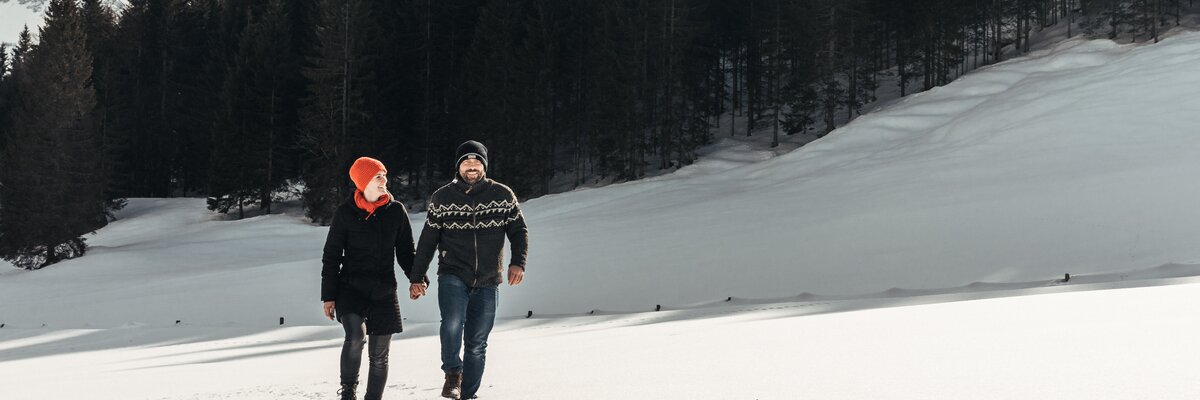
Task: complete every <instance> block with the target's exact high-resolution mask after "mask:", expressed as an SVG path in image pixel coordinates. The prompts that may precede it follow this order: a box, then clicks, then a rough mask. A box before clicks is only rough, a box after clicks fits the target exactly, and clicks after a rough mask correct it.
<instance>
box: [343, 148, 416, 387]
mask: <svg viewBox="0 0 1200 400" xmlns="http://www.w3.org/2000/svg"><path fill="white" fill-rule="evenodd" d="M350 180H351V181H353V182H354V186H355V189H356V190H355V191H354V195H352V196H351V197H350V198H349V199H347V200H346V202H345V203H343V204H342V205H341V206H339V207H338V208H337V210H336V211H334V214H333V223H332V224H330V225H329V235H328V236H327V237H326V238H325V249H324V255H323V256H322V257H321V263H322V267H321V300H322V301H324V303H325V304H324V313H325V316H326V317H328V318H329V319H331V320H332V319H337V320H338V321H339V322H341V323H342V328H343V329H344V330H345V332H346V340H345V342H343V343H342V356H341V382H342V388H341V389H340V390H339V391H338V393H339V394H340V395H341V399H342V400H354V399H355V389H356V388H357V387H358V370H359V365H360V364H361V362H362V352H363V345H364V344H366V340H365V338H364V331H365V335H366V336H369V337H370V339H371V340H370V344H369V345H368V349H367V354H368V356H369V365H370V368H369V370H368V374H367V378H368V380H367V392H366V395H365V396H364V398H365V399H366V400H378V399H380V398H382V397H383V388H384V385H385V384H386V383H387V375H388V350H389V348H390V347H391V340H392V334H394V333H399V332H400V331H402V330H403V329H402V327H401V322H400V302H399V299H398V298H397V296H396V273H395V264H393V261H392V257H393V255H392V254H393V252H394V253H395V262H397V263H399V264H400V268H402V269H403V270H404V272H405V275H407V274H408V272H409V270H410V269H411V268H412V261H413V239H412V227H411V226H410V225H409V223H408V211H407V210H405V209H404V204H401V203H400V202H397V201H395V200H394V199H392V196H391V194H389V193H388V191H387V168H385V167H384V166H383V163H382V162H379V160H376V159H373V158H370V157H362V158H359V159H358V160H355V161H354V165H353V166H351V167H350ZM335 311H336V314H335ZM364 328H365V329H364Z"/></svg>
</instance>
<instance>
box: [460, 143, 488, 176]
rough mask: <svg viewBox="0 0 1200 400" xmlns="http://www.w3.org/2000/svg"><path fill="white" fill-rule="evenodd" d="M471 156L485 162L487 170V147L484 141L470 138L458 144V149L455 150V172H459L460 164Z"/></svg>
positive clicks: (484, 165) (484, 167) (484, 168)
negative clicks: (484, 145) (480, 141)
mask: <svg viewBox="0 0 1200 400" xmlns="http://www.w3.org/2000/svg"><path fill="white" fill-rule="evenodd" d="M471 156H474V158H477V159H479V162H481V163H483V170H484V171H487V164H488V161H487V147H483V143H479V142H476V141H474V140H468V141H465V142H463V144H460V145H458V151H455V152H454V173H455V174H457V173H458V166H459V165H461V164H462V162H463V160H466V159H468V158H471Z"/></svg>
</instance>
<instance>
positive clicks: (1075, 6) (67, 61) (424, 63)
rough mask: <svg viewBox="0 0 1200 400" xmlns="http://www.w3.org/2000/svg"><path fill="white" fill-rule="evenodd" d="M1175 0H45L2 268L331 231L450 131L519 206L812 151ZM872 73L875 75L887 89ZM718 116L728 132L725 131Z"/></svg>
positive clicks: (20, 79) (1151, 35)
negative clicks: (748, 154) (362, 169)
mask: <svg viewBox="0 0 1200 400" xmlns="http://www.w3.org/2000/svg"><path fill="white" fill-rule="evenodd" d="M1191 6H1192V4H1191V0H906V1H895V0H747V1H720V0H439V1H433V0H265V1H264V0H259V1H254V0H188V1H184V0H130V1H128V2H127V4H124V5H123V6H122V8H121V9H120V10H113V9H111V8H110V7H109V6H108V5H107V3H106V2H104V1H101V0H80V1H73V0H51V1H49V4H48V5H47V6H46V12H45V21H44V24H43V26H42V27H41V28H40V29H39V33H38V35H36V36H37V38H36V41H35V39H34V36H35V35H34V34H33V33H32V32H30V31H29V29H28V28H27V29H26V30H25V31H24V32H21V36H20V40H19V41H18V42H17V43H16V45H15V46H14V47H13V48H11V49H8V48H6V47H5V46H0V50H3V51H0V146H2V147H0V148H2V150H3V151H2V152H0V167H2V170H0V256H2V257H4V258H5V259H7V260H10V261H13V262H14V263H15V264H16V265H17V266H18V267H22V268H31V269H32V268H40V267H42V266H44V265H48V264H52V263H54V262H57V261H60V260H63V259H68V258H72V257H76V256H79V255H81V254H83V252H84V251H85V250H86V245H85V243H84V241H83V239H82V235H83V234H85V233H87V232H91V231H94V230H95V229H98V228H99V227H102V226H104V225H105V224H106V223H107V222H108V221H109V220H110V219H111V215H112V212H113V211H114V210H116V209H118V208H120V207H121V206H123V204H124V200H123V199H125V198H129V197H173V196H196V197H199V196H203V197H207V198H208V204H209V208H210V209H212V210H216V211H218V212H222V213H236V214H237V215H238V216H239V218H240V217H243V216H245V215H246V213H247V212H257V213H263V212H265V213H270V212H272V207H273V205H274V204H275V203H277V202H278V201H279V200H280V199H281V198H284V197H287V196H289V195H296V194H298V195H299V196H300V198H301V199H302V200H303V204H304V207H305V209H306V212H307V215H308V216H309V217H310V218H311V219H312V220H313V221H314V222H315V223H318V224H327V223H329V219H330V218H331V215H332V211H333V209H334V208H335V207H336V205H337V204H339V203H340V202H341V201H343V200H344V199H346V198H347V197H348V196H349V194H350V192H351V190H352V188H351V186H350V183H349V180H348V179H347V176H346V170H347V169H348V167H349V165H350V163H351V162H352V161H353V160H354V159H355V158H357V157H360V156H371V157H375V158H378V159H380V160H382V161H383V162H384V163H385V164H386V165H387V166H388V167H389V173H390V175H391V176H392V190H393V193H394V194H396V195H397V196H398V197H399V198H401V199H408V200H417V199H421V198H424V197H425V196H427V195H428V194H429V193H431V192H432V191H433V190H434V189H436V188H437V187H438V186H440V185H442V184H444V182H445V181H447V180H448V179H450V177H451V175H452V173H453V165H452V164H451V160H450V158H451V157H450V155H451V154H452V152H453V150H454V146H455V145H457V144H458V143H460V142H461V141H463V140H466V139H476V140H480V141H482V142H483V143H485V144H487V145H488V146H489V147H490V148H491V150H492V154H494V156H493V159H492V160H490V161H491V162H490V163H489V168H490V169H491V170H490V171H489V175H490V176H493V177H497V178H499V179H501V180H503V181H505V182H506V183H509V184H511V186H513V187H514V189H515V190H516V191H517V193H519V194H520V195H521V196H522V197H525V198H528V197H536V196H540V195H543V194H547V193H550V192H552V191H555V190H563V189H564V188H570V187H574V186H578V185H583V184H587V183H591V182H596V181H625V180H632V179H638V178H640V177H643V176H645V175H646V174H647V173H649V172H652V171H655V170H660V169H667V168H678V167H680V166H683V165H687V164H690V163H692V162H693V161H695V159H696V151H697V150H698V149H699V148H700V147H701V146H704V145H705V144H707V143H709V142H710V141H711V140H712V139H713V138H714V136H715V135H751V134H768V135H771V137H772V143H773V144H778V142H779V138H780V135H792V134H797V133H809V134H813V135H815V136H821V135H824V134H825V133H828V132H830V131H832V130H833V129H835V128H836V127H837V123H838V121H845V120H848V119H851V118H853V117H854V116H855V115H857V114H858V113H859V112H861V110H862V108H863V106H864V105H866V104H868V103H870V102H872V101H874V100H875V98H876V94H877V90H878V89H879V88H880V85H881V82H884V81H886V82H896V83H895V84H896V85H897V86H898V89H899V91H900V93H901V95H905V94H908V93H912V92H914V91H920V90H926V89H930V88H933V87H935V86H938V85H943V84H946V83H948V82H949V81H951V80H952V79H954V78H955V77H957V76H959V75H961V74H963V73H966V72H968V71H970V70H972V69H974V68H978V67H979V66H983V65H987V64H991V63H995V62H998V61H1001V60H1002V59H1003V58H1004V57H1009V56H1011V55H1012V54H1020V53H1022V52H1025V51H1028V50H1029V46H1030V45H1029V43H1030V35H1031V34H1032V33H1033V32H1036V31H1038V30H1040V29H1042V28H1043V27H1047V26H1062V25H1064V24H1060V21H1065V22H1066V24H1065V25H1066V26H1067V27H1068V28H1067V29H1068V30H1069V35H1074V34H1077V33H1076V31H1081V32H1082V33H1087V34H1091V35H1094V36H1100V37H1109V38H1119V37H1127V38H1129V39H1130V40H1151V39H1153V40H1157V38H1158V36H1159V35H1160V34H1161V32H1162V31H1163V30H1164V29H1165V28H1167V27H1169V26H1171V25H1172V24H1178V23H1179V20H1180V18H1181V14H1183V12H1184V11H1185V10H1186V9H1188V8H1190V7H1191ZM885 77H891V78H892V79H890V80H885V79H884V78H885ZM723 116H725V118H722V117H723Z"/></svg>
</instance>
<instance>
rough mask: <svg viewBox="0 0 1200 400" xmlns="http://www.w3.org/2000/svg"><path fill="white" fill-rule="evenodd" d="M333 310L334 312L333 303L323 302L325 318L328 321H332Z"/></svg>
mask: <svg viewBox="0 0 1200 400" xmlns="http://www.w3.org/2000/svg"><path fill="white" fill-rule="evenodd" d="M333 310H334V302H332V301H327V302H325V318H329V320H330V321H333Z"/></svg>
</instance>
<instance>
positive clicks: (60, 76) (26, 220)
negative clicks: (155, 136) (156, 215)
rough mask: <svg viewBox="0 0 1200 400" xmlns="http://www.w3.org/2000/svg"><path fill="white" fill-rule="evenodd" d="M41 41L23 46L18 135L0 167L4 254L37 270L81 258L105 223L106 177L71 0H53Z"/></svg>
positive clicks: (83, 43) (87, 61) (87, 62)
mask: <svg viewBox="0 0 1200 400" xmlns="http://www.w3.org/2000/svg"><path fill="white" fill-rule="evenodd" d="M40 33H41V34H40V43H38V44H37V45H36V46H33V47H32V49H29V50H28V52H26V50H25V49H23V50H22V55H21V62H20V65H19V67H20V73H19V74H18V75H17V78H18V79H17V82H16V84H17V86H18V88H19V90H20V91H21V93H27V94H29V95H28V96H23V97H22V98H21V102H20V104H19V105H18V106H17V107H16V110H15V113H14V115H13V126H14V130H13V136H12V137H11V140H10V141H8V142H7V143H6V144H5V148H4V157H3V168H2V169H0V171H3V172H0V182H2V183H3V186H0V203H2V204H3V207H2V208H0V219H2V220H3V221H4V224H3V225H2V226H0V257H3V258H4V259H6V260H9V261H11V262H13V264H14V265H16V266H18V267H20V268H26V269H37V268H42V267H45V266H47V265H50V264H54V263H57V262H59V261H62V260H66V259H70V258H74V257H79V256H82V255H83V254H84V252H85V251H86V249H87V246H86V244H85V241H84V238H83V237H82V236H83V235H84V234H86V233H88V232H92V231H94V230H96V229H98V228H100V227H102V226H104V225H105V224H106V223H107V221H108V219H107V213H106V209H105V206H106V201H105V200H106V196H105V190H106V189H107V183H108V172H107V171H106V170H105V165H106V163H105V162H104V161H103V157H104V155H105V153H104V152H103V151H96V149H99V148H101V140H100V136H99V133H98V130H97V129H96V126H95V122H94V117H95V115H94V114H95V105H96V97H95V90H94V89H93V87H92V84H91V80H90V77H91V75H92V56H91V54H89V52H88V49H87V37H86V35H85V32H84V27H83V18H82V16H81V13H80V11H79V9H78V8H77V6H76V5H75V3H74V1H71V0H52V1H51V2H50V4H49V6H48V8H47V11H46V19H45V23H44V27H43V28H42V29H41V31H40Z"/></svg>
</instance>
